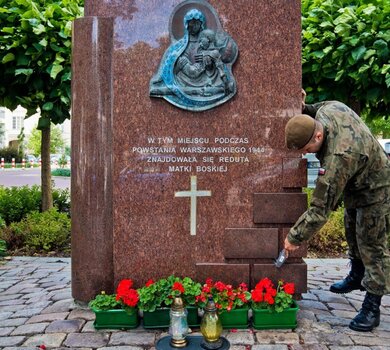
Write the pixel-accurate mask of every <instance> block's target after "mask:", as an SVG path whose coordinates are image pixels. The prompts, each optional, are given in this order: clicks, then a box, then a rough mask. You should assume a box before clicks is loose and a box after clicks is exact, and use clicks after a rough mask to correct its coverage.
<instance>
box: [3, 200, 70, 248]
mask: <svg viewBox="0 0 390 350" xmlns="http://www.w3.org/2000/svg"><path fill="white" fill-rule="evenodd" d="M0 238H1V239H4V240H5V241H6V242H7V244H8V246H9V248H10V249H21V248H25V249H26V250H27V251H28V252H29V253H36V252H49V251H52V250H63V249H65V250H68V249H69V244H70V219H69V218H68V216H67V215H66V214H65V213H59V212H58V211H57V209H55V208H54V209H51V210H49V211H45V212H43V213H39V212H32V213H30V214H27V216H26V217H25V218H24V219H23V220H22V221H20V222H14V223H12V224H11V225H9V226H8V227H6V228H3V229H2V230H0Z"/></svg>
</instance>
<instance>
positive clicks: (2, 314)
mask: <svg viewBox="0 0 390 350" xmlns="http://www.w3.org/2000/svg"><path fill="white" fill-rule="evenodd" d="M11 315H13V312H10V311H0V321H1V320H6V319H7V318H9V317H10V316H11Z"/></svg>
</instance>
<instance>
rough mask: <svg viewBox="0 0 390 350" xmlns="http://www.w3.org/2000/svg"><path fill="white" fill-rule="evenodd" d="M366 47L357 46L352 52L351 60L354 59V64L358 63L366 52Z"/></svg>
mask: <svg viewBox="0 0 390 350" xmlns="http://www.w3.org/2000/svg"><path fill="white" fill-rule="evenodd" d="M366 50H367V49H366V47H365V46H359V47H357V48H356V49H353V50H352V53H351V54H352V58H353V59H354V61H355V62H357V61H359V60H360V59H361V58H363V56H364V53H365V52H366Z"/></svg>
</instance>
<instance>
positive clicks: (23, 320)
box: [0, 318, 28, 327]
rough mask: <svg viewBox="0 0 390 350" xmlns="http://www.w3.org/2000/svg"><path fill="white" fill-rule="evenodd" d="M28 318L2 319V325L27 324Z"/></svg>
mask: <svg viewBox="0 0 390 350" xmlns="http://www.w3.org/2000/svg"><path fill="white" fill-rule="evenodd" d="M27 320H28V319H27V318H9V319H8V320H1V321H0V327H13V326H21V325H22V324H25V323H26V321H27Z"/></svg>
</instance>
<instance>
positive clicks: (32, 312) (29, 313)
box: [11, 308, 42, 318]
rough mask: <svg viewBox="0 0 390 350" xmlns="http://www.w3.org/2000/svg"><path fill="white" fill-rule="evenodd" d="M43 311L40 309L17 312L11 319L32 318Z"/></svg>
mask: <svg viewBox="0 0 390 350" xmlns="http://www.w3.org/2000/svg"><path fill="white" fill-rule="evenodd" d="M41 311H42V308H39V309H24V310H19V311H17V312H15V313H14V314H13V315H12V316H11V318H20V317H32V316H35V315H38V314H39V313H40V312H41Z"/></svg>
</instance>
